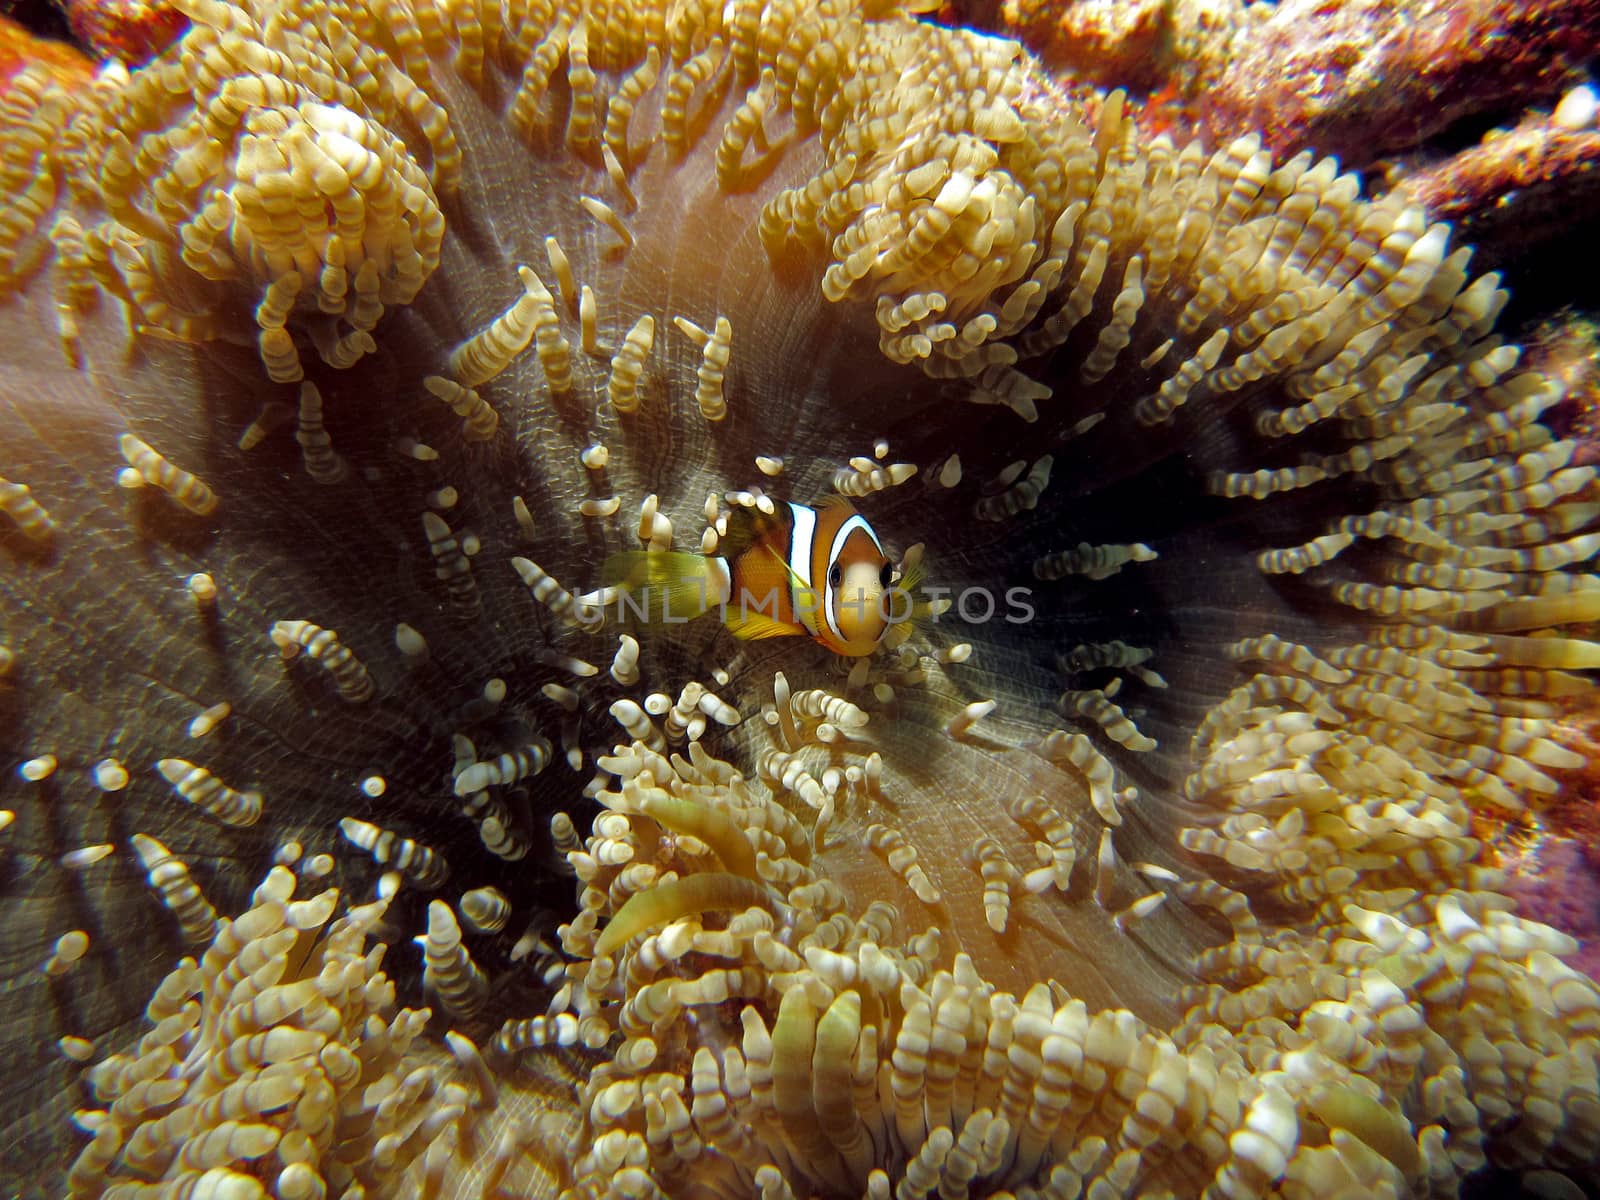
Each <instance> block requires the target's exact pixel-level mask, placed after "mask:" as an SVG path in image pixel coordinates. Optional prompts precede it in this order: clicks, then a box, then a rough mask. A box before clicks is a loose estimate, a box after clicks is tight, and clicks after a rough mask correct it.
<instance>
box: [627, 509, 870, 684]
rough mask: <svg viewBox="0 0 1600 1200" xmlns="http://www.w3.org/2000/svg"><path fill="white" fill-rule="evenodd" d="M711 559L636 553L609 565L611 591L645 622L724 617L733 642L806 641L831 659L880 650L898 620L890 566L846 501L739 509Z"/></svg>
mask: <svg viewBox="0 0 1600 1200" xmlns="http://www.w3.org/2000/svg"><path fill="white" fill-rule="evenodd" d="M721 547H722V549H723V550H724V553H723V554H721V555H718V556H714V557H707V556H705V555H701V554H688V553H683V552H677V551H651V550H632V551H627V552H625V553H622V554H613V555H611V556H610V557H609V558H607V559H606V561H605V566H604V568H603V574H604V577H605V582H606V584H607V586H609V587H614V588H617V589H619V590H620V592H621V593H622V594H623V595H624V596H625V597H626V598H627V599H626V603H627V605H628V607H631V608H632V609H633V611H634V612H635V613H637V614H639V615H641V616H643V617H644V618H645V619H646V620H665V621H667V622H671V623H676V622H679V621H685V620H689V619H691V618H693V617H698V616H700V615H702V614H703V613H707V612H709V611H711V609H713V608H720V609H721V610H722V614H723V623H724V624H725V625H726V626H727V628H728V630H729V631H730V632H731V633H732V634H733V636H734V637H736V638H741V639H744V640H746V641H752V640H755V639H757V638H769V637H791V636H795V635H799V634H806V635H809V636H810V637H812V638H814V639H815V640H816V641H818V642H820V643H821V644H822V645H824V646H826V647H827V648H828V649H829V650H832V651H833V652H834V653H835V654H843V655H848V656H850V657H852V658H857V657H860V656H862V655H865V654H871V653H872V652H873V651H874V650H876V649H877V648H878V643H879V642H881V641H882V640H883V636H884V634H885V633H886V632H887V631H888V629H889V627H890V625H891V624H892V623H893V621H894V619H895V617H896V613H895V612H894V604H893V601H894V600H895V597H893V596H886V595H885V593H887V592H889V591H890V589H891V588H892V587H893V586H894V584H895V570H894V565H893V564H892V563H891V562H890V561H889V556H888V555H887V554H885V553H884V550H883V543H882V542H880V541H879V540H878V535H877V533H875V532H874V531H873V528H872V526H871V525H870V524H869V523H868V522H867V519H866V518H865V517H863V516H862V515H861V514H860V513H858V512H857V511H856V510H855V508H854V506H852V505H851V504H850V502H849V501H847V500H832V501H828V502H826V503H824V504H821V505H818V506H815V507H812V506H809V505H804V504H792V503H787V502H784V503H779V504H777V505H776V508H775V511H774V512H772V513H770V514H768V513H764V512H761V511H759V510H756V509H752V508H745V507H740V508H735V509H734V510H733V511H732V512H731V513H730V514H729V517H728V531H727V533H726V534H725V535H724V536H723V538H722V540H721Z"/></svg>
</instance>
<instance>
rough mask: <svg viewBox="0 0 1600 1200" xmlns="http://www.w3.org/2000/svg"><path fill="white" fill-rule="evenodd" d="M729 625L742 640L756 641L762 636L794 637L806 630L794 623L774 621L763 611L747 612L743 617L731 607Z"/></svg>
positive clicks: (735, 635) (730, 630)
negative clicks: (798, 627) (797, 627)
mask: <svg viewBox="0 0 1600 1200" xmlns="http://www.w3.org/2000/svg"><path fill="white" fill-rule="evenodd" d="M727 626H728V632H729V633H731V634H733V636H734V637H736V638H738V639H739V640H740V641H741V642H755V641H759V640H761V639H762V638H775V637H793V636H795V635H796V634H800V633H804V632H805V630H803V629H796V628H795V627H794V626H793V625H785V624H784V623H783V622H782V621H774V620H773V619H772V618H771V617H768V616H765V615H763V614H761V613H746V614H745V615H744V616H742V617H741V616H739V615H738V613H737V612H736V611H735V610H734V609H731V608H730V609H729V610H728V620H727Z"/></svg>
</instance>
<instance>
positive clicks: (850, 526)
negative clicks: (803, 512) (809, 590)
mask: <svg viewBox="0 0 1600 1200" xmlns="http://www.w3.org/2000/svg"><path fill="white" fill-rule="evenodd" d="M791 507H792V506H791ZM858 529H859V530H861V531H862V532H863V533H865V534H866V535H867V536H868V537H869V538H871V539H872V544H873V545H874V546H877V548H878V553H879V554H883V546H882V545H881V544H880V543H879V541H878V535H877V534H875V533H873V532H872V526H871V525H868V524H867V519H866V518H865V517H863V516H862V515H861V514H860V513H857V514H856V515H855V516H853V517H851V518H850V519H849V520H848V521H846V522H845V523H844V524H843V525H841V526H839V532H837V533H835V534H834V535H833V545H831V546H829V547H828V577H827V579H826V581H825V586H826V589H827V590H826V591H825V592H824V594H823V597H822V615H823V616H824V617H826V618H827V620H828V628H829V629H830V630H832V631H833V636H834V637H836V638H838V639H839V640H840V641H841V642H843V641H845V640H846V639H845V636H844V634H842V633H840V632H839V622H838V620H837V619H835V617H834V615H833V607H834V605H833V564H834V563H836V562H838V561H839V556H840V555H841V554H843V553H844V544H845V542H847V541H849V540H850V535H851V534H852V533H854V532H855V531H856V530H858ZM885 557H887V555H885Z"/></svg>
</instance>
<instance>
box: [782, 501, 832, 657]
mask: <svg viewBox="0 0 1600 1200" xmlns="http://www.w3.org/2000/svg"><path fill="white" fill-rule="evenodd" d="M789 512H790V515H792V516H793V517H794V526H793V527H792V528H791V529H790V531H789V570H790V571H792V572H793V575H791V576H790V579H789V607H790V608H791V610H792V611H793V612H794V616H795V620H797V621H799V622H800V624H801V625H804V626H806V627H807V628H809V629H811V630H812V632H815V631H816V626H815V624H814V623H813V621H812V620H807V615H808V614H809V615H810V616H811V617H812V618H813V619H814V618H815V616H816V614H815V612H814V611H812V609H811V607H810V606H809V605H808V606H804V607H803V606H802V605H801V603H800V596H799V591H800V587H805V588H810V587H811V547H812V544H813V543H814V542H815V541H816V537H817V514H816V512H815V510H813V509H809V508H807V507H805V506H804V505H803V504H795V503H793V502H792V501H790V502H789ZM796 580H799V584H798V585H797V584H796V582H795V581H796ZM824 611H826V610H824ZM832 623H833V621H832V618H831V617H830V618H829V624H830V625H831V624H832Z"/></svg>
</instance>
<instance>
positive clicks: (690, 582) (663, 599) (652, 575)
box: [601, 550, 726, 622]
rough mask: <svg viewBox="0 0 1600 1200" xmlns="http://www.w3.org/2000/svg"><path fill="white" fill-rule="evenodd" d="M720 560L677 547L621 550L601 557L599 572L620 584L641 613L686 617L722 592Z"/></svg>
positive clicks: (652, 616)
mask: <svg viewBox="0 0 1600 1200" xmlns="http://www.w3.org/2000/svg"><path fill="white" fill-rule="evenodd" d="M725 575H726V569H725V568H722V567H721V560H720V559H714V558H707V557H705V556H704V555H702V554H689V553H686V552H682V551H676V550H665V551H663V550H625V551H623V552H622V553H620V554H612V555H610V556H608V557H607V558H606V561H605V564H604V565H603V566H602V567H601V576H602V578H603V580H604V582H605V584H606V585H607V586H608V587H616V588H620V589H621V591H622V592H623V595H624V599H623V600H621V601H620V602H619V603H620V604H622V605H625V606H626V607H627V608H628V609H630V610H631V611H633V612H634V613H635V614H636V615H638V616H640V617H641V619H643V620H645V621H647V622H650V621H662V620H670V621H688V620H692V619H693V618H695V617H698V616H700V615H702V614H704V613H706V612H709V611H710V610H711V609H713V608H715V607H716V606H717V604H719V603H720V602H721V601H722V599H723V598H724V594H725V582H724V577H725Z"/></svg>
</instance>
